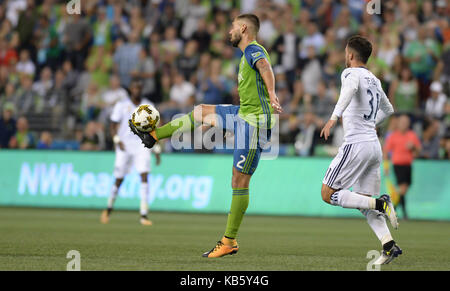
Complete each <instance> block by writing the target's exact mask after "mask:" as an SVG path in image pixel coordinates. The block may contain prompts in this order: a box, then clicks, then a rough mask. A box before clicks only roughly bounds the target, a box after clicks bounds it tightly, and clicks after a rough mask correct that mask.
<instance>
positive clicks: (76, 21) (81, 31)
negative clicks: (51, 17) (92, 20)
mask: <svg viewBox="0 0 450 291" xmlns="http://www.w3.org/2000/svg"><path fill="white" fill-rule="evenodd" d="M91 38H92V31H91V26H90V25H89V23H88V19H87V18H83V17H81V15H78V14H73V15H71V16H70V18H69V23H67V25H66V26H65V30H64V39H63V42H64V45H65V49H66V53H67V57H68V58H69V60H70V61H71V62H72V65H73V66H74V68H75V69H76V70H78V71H81V70H83V69H84V61H85V59H86V57H87V55H88V50H89V44H90V41H91Z"/></svg>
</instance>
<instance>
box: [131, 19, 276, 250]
mask: <svg viewBox="0 0 450 291" xmlns="http://www.w3.org/2000/svg"><path fill="white" fill-rule="evenodd" d="M259 26H260V22H259V19H258V17H257V16H255V15H253V14H243V15H240V16H238V17H236V19H235V20H234V21H233V23H232V28H231V30H230V32H229V35H230V41H231V43H232V45H233V46H234V47H239V48H240V49H241V51H242V52H243V56H242V58H241V62H240V65H239V73H238V82H239V85H238V91H239V97H240V106H233V105H217V106H216V105H199V106H196V107H195V108H194V110H193V111H192V112H191V113H189V114H187V115H185V116H182V117H180V118H177V119H174V120H172V121H171V122H169V123H168V124H166V125H164V126H162V127H159V128H157V129H156V130H155V131H152V132H151V133H150V134H148V133H143V132H139V131H138V130H137V129H136V128H135V127H134V125H133V124H132V123H131V121H130V128H131V130H132V131H133V132H134V133H135V134H137V135H138V136H139V137H140V138H141V139H142V140H143V142H144V143H145V144H146V146H147V147H150V148H151V147H152V146H153V145H154V144H155V142H156V141H157V140H160V139H164V138H169V137H171V136H172V135H174V134H175V133H179V132H189V131H192V130H193V129H195V128H196V127H198V126H200V125H202V124H205V125H207V126H216V127H221V128H223V129H228V130H231V129H233V130H234V134H235V148H234V159H233V166H234V167H233V177H232V182H231V184H232V188H233V196H232V202H231V210H230V212H229V214H228V220H227V226H226V229H225V234H224V236H223V237H222V239H221V240H220V241H218V242H217V244H216V246H215V247H214V248H213V249H211V250H210V251H208V252H205V253H204V254H203V257H208V258H217V257H222V256H225V255H231V254H234V253H236V252H237V251H238V250H239V246H238V244H237V241H236V236H237V233H238V230H239V227H240V225H241V222H242V220H243V218H244V214H245V211H246V210H247V207H248V204H249V185H250V178H251V177H252V174H253V173H254V172H255V170H256V167H257V166H258V162H259V159H260V157H261V152H262V147H264V145H265V144H266V143H267V142H268V140H269V139H270V138H271V128H273V126H274V124H275V118H274V117H273V116H272V115H273V113H274V111H276V112H278V113H281V112H282V108H281V106H280V104H279V101H278V97H277V95H276V93H275V77H274V74H273V71H272V67H271V64H270V58H269V55H268V53H267V51H266V50H265V49H264V48H263V47H262V46H261V45H260V44H258V43H257V42H256V36H257V34H258V31H259ZM227 117H228V118H230V117H231V118H232V120H233V124H232V125H231V124H227V123H226V120H227Z"/></svg>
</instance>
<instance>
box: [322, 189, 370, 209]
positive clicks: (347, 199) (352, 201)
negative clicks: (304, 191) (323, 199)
mask: <svg viewBox="0 0 450 291" xmlns="http://www.w3.org/2000/svg"><path fill="white" fill-rule="evenodd" d="M330 202H331V205H338V206H341V207H344V208H355V209H375V198H372V197H369V196H365V195H361V194H358V193H355V192H352V191H350V190H339V191H336V192H334V193H333V195H331V199H330Z"/></svg>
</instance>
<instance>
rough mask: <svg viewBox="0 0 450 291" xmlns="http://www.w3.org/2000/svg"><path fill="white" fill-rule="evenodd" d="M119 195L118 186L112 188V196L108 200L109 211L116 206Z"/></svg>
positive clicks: (114, 185)
mask: <svg viewBox="0 0 450 291" xmlns="http://www.w3.org/2000/svg"><path fill="white" fill-rule="evenodd" d="M117 193H119V188H118V187H117V186H116V184H113V186H112V188H111V195H109V198H108V209H112V208H113V206H114V202H115V201H116V197H117Z"/></svg>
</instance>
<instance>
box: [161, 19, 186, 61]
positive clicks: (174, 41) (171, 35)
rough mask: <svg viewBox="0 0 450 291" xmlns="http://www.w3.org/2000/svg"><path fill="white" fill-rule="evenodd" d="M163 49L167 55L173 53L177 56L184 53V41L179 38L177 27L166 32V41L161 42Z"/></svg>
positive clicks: (169, 28)
mask: <svg viewBox="0 0 450 291" xmlns="http://www.w3.org/2000/svg"><path fill="white" fill-rule="evenodd" d="M161 48H162V49H163V51H165V52H166V53H167V52H169V53H172V54H174V55H176V56H178V55H179V54H181V53H182V52H183V41H182V40H181V39H179V38H178V37H177V30H176V29H175V27H172V26H169V27H167V28H166V30H165V31H164V40H163V41H162V42H161Z"/></svg>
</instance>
